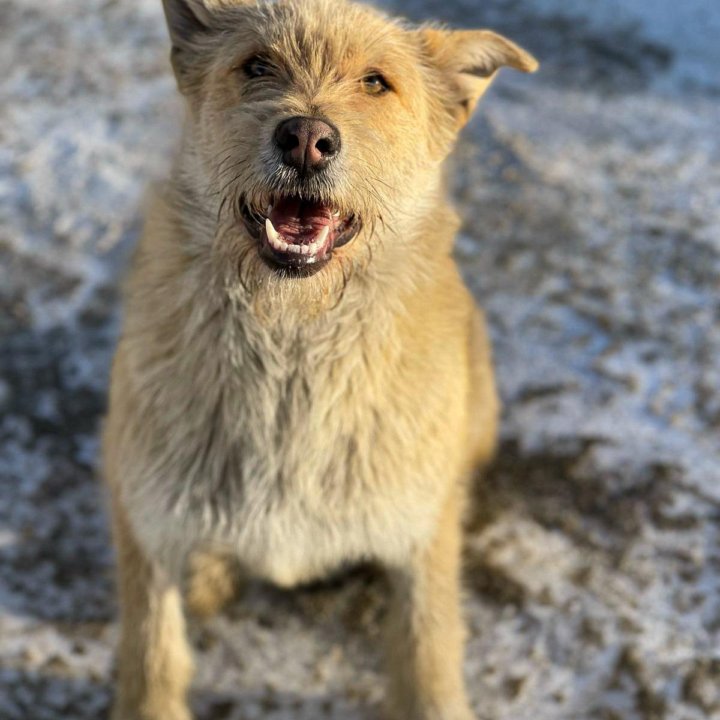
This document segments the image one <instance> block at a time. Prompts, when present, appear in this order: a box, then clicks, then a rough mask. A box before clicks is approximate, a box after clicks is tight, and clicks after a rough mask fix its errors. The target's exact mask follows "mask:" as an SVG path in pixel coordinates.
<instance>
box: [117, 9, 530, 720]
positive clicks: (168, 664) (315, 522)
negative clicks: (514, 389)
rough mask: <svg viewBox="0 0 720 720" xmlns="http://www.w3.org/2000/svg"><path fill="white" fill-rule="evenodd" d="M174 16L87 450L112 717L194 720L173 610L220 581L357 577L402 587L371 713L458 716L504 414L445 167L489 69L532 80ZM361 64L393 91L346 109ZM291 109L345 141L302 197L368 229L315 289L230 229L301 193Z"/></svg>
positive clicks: (297, 12)
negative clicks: (294, 168) (116, 633)
mask: <svg viewBox="0 0 720 720" xmlns="http://www.w3.org/2000/svg"><path fill="white" fill-rule="evenodd" d="M188 8H189V9H190V11H191V14H190V15H188V14H187V13H186V10H187V9H188ZM166 13H167V15H168V19H169V25H170V30H171V38H172V40H173V46H174V50H173V64H174V67H175V72H176V75H177V77H178V85H179V88H180V90H181V92H183V94H184V95H185V96H186V98H187V107H188V117H187V122H186V129H185V135H184V140H183V145H182V150H181V153H180V154H179V156H178V159H177V162H176V164H175V169H174V172H173V174H172V176H171V178H170V180H169V181H168V182H167V183H166V184H165V185H164V186H163V187H161V188H160V189H159V190H158V191H157V194H156V197H155V199H154V202H153V205H152V209H151V211H150V213H149V216H148V219H147V223H146V228H145V232H144V234H143V237H142V239H141V242H140V245H139V247H138V250H137V253H136V256H135V259H134V263H133V268H132V272H131V275H130V278H129V281H128V286H127V293H126V319H125V322H124V327H123V333H122V338H121V340H120V343H119V347H118V350H117V355H116V358H115V362H114V366H113V372H112V383H111V392H110V411H109V415H108V418H107V422H106V426H105V432H104V443H103V450H104V453H103V454H104V470H105V477H106V480H107V483H108V486H109V488H110V492H111V497H112V508H113V523H114V538H115V543H116V546H117V549H118V562H119V592H120V604H121V620H122V636H121V642H120V650H119V680H118V690H117V697H116V702H115V708H114V715H113V718H114V720H141V719H142V720H186V719H187V718H189V712H188V709H187V705H186V699H185V694H186V690H187V686H188V683H189V681H190V677H191V667H192V662H191V659H190V652H189V650H188V647H187V642H186V640H185V634H184V609H183V607H184V605H188V604H189V606H190V607H191V608H193V609H195V610H196V611H197V612H198V613H201V614H209V613H211V612H214V611H216V610H217V609H219V607H220V606H221V605H222V604H223V602H224V601H225V600H226V599H228V598H229V597H230V596H231V595H232V593H233V591H234V589H235V584H236V582H235V581H236V578H237V575H238V573H243V574H250V575H256V576H260V577H263V578H265V579H267V580H270V581H272V582H275V583H277V584H279V585H283V586H292V585H294V584H296V583H298V582H302V581H306V580H309V579H313V578H317V577H318V576H321V575H323V574H324V573H326V572H328V571H331V570H333V569H335V568H336V567H338V566H339V565H341V564H344V563H348V562H354V561H361V560H372V561H376V562H378V563H380V564H382V565H384V566H385V567H386V568H387V569H388V571H389V573H390V576H391V579H392V581H393V586H394V588H395V593H394V601H393V605H392V608H391V611H390V615H391V619H390V621H389V625H388V628H389V630H388V633H389V635H391V636H392V640H391V642H390V644H389V646H390V651H389V653H388V664H389V676H390V683H389V692H388V713H389V716H390V717H391V718H393V720H470V718H472V717H473V716H472V713H471V711H470V709H469V706H468V703H467V700H466V699H465V692H464V689H463V681H462V623H461V620H460V612H459V599H458V594H459V553H460V516H461V511H462V505H463V501H464V496H465V490H466V482H467V479H468V478H469V476H470V474H471V472H472V470H473V469H474V468H475V467H476V466H477V465H478V464H481V463H484V462H486V461H487V460H488V459H489V458H490V456H491V454H492V451H493V448H494V444H495V434H496V421H497V412H498V403H497V399H496V395H495V389H494V385H493V376H492V368H491V362H490V352H489V346H488V341H487V337H486V331H485V327H484V323H483V320H482V318H481V316H480V314H479V312H478V311H477V310H476V308H475V306H474V303H473V301H472V299H471V297H470V295H469V293H468V291H467V290H466V289H465V287H464V285H463V283H462V282H461V279H460V277H459V274H458V271H457V269H456V267H455V264H454V262H453V260H452V258H451V249H452V243H453V237H454V233H455V231H456V228H457V224H458V223H457V219H456V217H455V215H454V213H453V211H452V210H451V208H450V207H449V206H448V203H447V200H446V198H445V191H444V187H443V182H442V172H443V161H444V160H445V157H446V156H447V154H448V152H449V151H450V149H451V146H452V143H453V140H454V138H455V136H456V133H457V131H458V130H459V129H460V127H461V126H462V124H463V123H464V122H465V120H466V119H467V117H468V115H469V112H470V111H471V110H472V108H473V107H474V105H475V103H476V102H477V100H478V99H479V97H480V96H481V95H482V93H483V92H484V91H485V89H486V88H487V85H488V84H489V82H490V80H491V77H492V75H493V73H494V71H495V70H496V69H497V68H498V67H499V66H501V65H512V66H514V67H517V68H518V69H524V70H532V69H534V61H533V60H532V58H531V57H530V56H529V55H527V54H526V53H524V52H523V51H522V50H520V49H519V48H517V46H514V45H512V44H511V43H509V41H506V40H504V39H503V38H500V37H499V36H496V35H494V34H492V33H487V32H480V31H478V32H477V33H467V32H466V33H456V34H451V33H450V32H449V31H445V30H442V29H438V28H421V29H415V28H410V27H406V26H404V25H402V24H400V23H398V22H396V21H392V20H389V19H388V18H386V17H385V16H383V15H382V14H380V13H378V12H376V11H374V10H371V9H369V8H366V7H363V6H359V5H354V4H346V3H344V2H330V1H329V0H307V1H306V2H300V0H295V1H293V0H290V1H289V2H279V3H276V4H272V5H270V4H262V3H261V4H257V5H256V4H254V3H242V2H225V3H221V2H215V3H210V2H209V1H208V2H206V4H205V5H201V4H199V3H198V2H197V0H192V1H190V2H189V4H186V2H183V1H182V0H167V2H166ZM258 38H260V39H261V41H262V45H263V47H264V48H272V51H273V52H275V53H277V55H278V56H279V57H282V58H283V60H284V63H285V64H284V66H283V67H284V70H283V72H284V73H285V74H284V79H283V80H282V81H280V80H278V81H277V82H275V84H274V85H273V83H269V84H266V85H265V86H264V87H263V88H260V87H258V86H251V85H250V84H249V83H248V82H247V81H246V80H243V79H242V78H241V77H238V63H240V62H241V60H242V58H243V57H246V56H247V54H248V53H251V52H254V51H255V46H256V45H257V43H258ZM368 67H381V68H382V69H383V71H384V72H387V73H388V75H389V77H390V78H391V81H392V82H393V87H394V92H393V93H392V97H382V98H378V97H368V96H367V95H365V94H363V93H362V92H361V91H358V79H359V78H361V77H362V73H363V72H365V71H366V69H367V68H368ZM293 114H318V115H321V116H325V117H328V118H331V119H332V122H333V123H334V124H335V125H337V127H338V128H339V129H340V131H341V133H342V138H343V153H342V155H341V157H340V158H339V159H338V162H337V164H336V165H335V166H334V168H333V170H332V172H331V173H329V174H328V176H327V177H325V178H323V179H322V180H318V181H316V182H315V184H314V185H313V187H312V188H310V189H307V188H306V190H307V191H308V192H312V193H314V194H316V195H319V196H322V197H324V198H327V199H328V200H332V202H333V203H334V204H335V205H336V206H338V207H340V208H342V209H348V210H352V211H353V212H355V213H357V214H358V216H359V217H360V218H361V220H362V223H363V230H362V231H361V233H360V234H359V235H358V237H356V238H355V239H354V240H353V241H352V242H351V243H350V244H348V245H347V246H344V247H342V248H339V249H337V250H336V251H335V254H334V256H333V258H332V259H331V261H330V262H329V263H328V264H327V265H325V266H324V267H322V268H321V269H320V270H319V271H318V272H316V273H314V274H313V275H311V276H309V277H296V276H293V275H292V274H290V273H287V272H282V271H278V270H276V269H272V268H270V267H268V266H267V265H265V263H264V262H263V261H262V260H261V259H260V258H259V257H258V254H257V241H255V240H253V239H252V238H250V237H249V235H248V233H247V232H246V231H245V230H244V228H243V226H242V223H241V222H240V221H239V217H238V208H239V203H240V202H241V199H242V198H248V197H250V198H253V197H255V196H258V202H261V201H262V200H263V197H262V196H263V194H264V193H266V192H267V191H268V188H269V187H271V188H272V190H273V191H274V192H279V191H282V190H288V189H290V190H292V189H293V183H294V180H293V178H292V177H288V176H287V173H286V172H285V171H284V170H283V168H281V167H278V166H277V163H276V162H275V160H274V158H273V154H272V149H271V136H272V130H273V128H274V127H275V125H276V124H277V122H278V121H279V119H281V118H283V117H288V116H291V115H293ZM183 596H184V600H183Z"/></svg>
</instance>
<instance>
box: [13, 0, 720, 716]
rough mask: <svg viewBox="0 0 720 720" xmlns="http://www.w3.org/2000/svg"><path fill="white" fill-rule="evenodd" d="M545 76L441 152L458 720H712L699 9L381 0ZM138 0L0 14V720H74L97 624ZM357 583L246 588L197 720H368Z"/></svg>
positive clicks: (718, 269) (716, 18)
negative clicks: (463, 519)
mask: <svg viewBox="0 0 720 720" xmlns="http://www.w3.org/2000/svg"><path fill="white" fill-rule="evenodd" d="M394 5H395V7H397V8H399V9H400V10H401V11H403V12H405V13H406V14H408V15H411V16H412V17H415V18H426V17H435V18H441V19H444V20H446V21H448V22H451V23H454V24H458V25H487V26H493V27H496V28H499V29H501V30H503V31H504V32H506V33H508V34H510V35H511V36H513V37H515V38H516V39H518V40H520V41H522V42H524V43H525V44H526V45H527V46H528V47H529V48H530V49H532V50H533V51H534V52H535V53H536V54H537V55H538V56H539V57H540V58H541V59H542V60H543V62H544V66H543V70H542V72H541V73H540V74H539V75H537V76H535V77H533V78H524V77H523V78H520V77H514V76H512V75H511V74H509V73H508V74H505V75H503V77H502V78H501V80H500V81H499V82H498V84H497V86H496V87H495V89H494V90H493V91H492V93H491V94H490V96H489V97H488V98H487V101H486V103H485V106H484V108H483V109H482V111H481V113H480V115H479V117H478V119H477V120H476V121H475V122H474V124H473V125H472V127H471V128H469V130H468V131H467V133H466V134H465V136H464V139H463V141H462V147H461V152H460V153H458V161H457V173H456V177H457V182H456V186H455V193H456V197H457V199H458V206H459V208H460V210H461V212H462V215H463V217H464V219H465V227H464V232H463V234H462V236H461V238H460V240H459V243H458V258H459V260H460V262H461V263H462V266H463V268H464V269H465V272H466V275H467V278H468V281H469V282H470V283H471V285H472V286H473V288H475V290H476V291H477V295H478V298H479V299H480V300H481V301H482V302H483V304H484V305H485V307H486V308H487V309H488V311H489V314H490V317H491V320H492V327H493V333H494V337H495V342H496V360H497V366H498V373H499V377H500V381H501V386H502V392H503V396H504V398H505V402H506V415H505V423H504V430H503V438H504V440H503V445H502V452H501V454H500V457H499V460H498V462H497V465H496V466H495V468H494V469H493V471H492V473H491V474H490V476H489V478H487V480H486V481H485V482H484V483H483V484H482V485H481V486H479V489H478V493H477V504H476V509H475V511H474V514H473V517H472V520H471V523H470V529H469V530H470V531H469V534H468V542H467V573H466V583H467V590H468V591H467V616H468V623H469V627H470V638H469V646H468V659H467V677H468V683H469V686H470V688H471V691H472V696H473V701H474V703H475V705H476V707H477V709H478V712H479V714H480V716H481V717H482V718H486V719H488V720H489V719H490V718H492V719H493V720H531V719H532V720H699V719H700V718H720V526H719V524H718V523H719V521H720V482H718V480H719V476H720V442H719V437H720V434H719V431H720V299H719V298H720V293H719V292H718V291H719V290H720V280H719V278H720V274H719V273H720V132H718V130H719V128H720V75H719V74H718V67H720V42H718V39H717V38H718V37H719V36H720V4H718V3H717V2H714V0H684V2H677V0H653V1H652V2H650V1H649V0H622V1H621V0H602V2H599V1H598V0H582V1H580V0H578V1H577V2H573V3H568V2H565V1H564V0H532V1H531V0H504V1H503V0H487V2H478V0H424V1H421V0H416V1H414V2H411V1H410V0H406V1H405V2H403V1H402V0H396V2H395V3H394ZM159 6H160V2H159V0H123V1H122V2H116V1H114V0H0V17H2V22H1V23H0V67H2V68H4V72H3V78H2V81H0V140H1V142H0V220H1V224H0V479H1V482H2V485H1V487H0V719H1V720H60V719H61V718H62V719H63V720H65V719H72V720H90V719H91V718H92V719H95V718H102V717H104V716H105V709H106V707H107V703H108V699H109V695H110V682H109V681H110V675H111V667H112V659H111V647H112V643H113V641H114V637H115V624H114V619H113V618H114V606H113V598H112V592H111V581H110V577H111V574H110V570H111V565H112V555H111V552H110V550H109V546H108V540H107V532H106V529H105V520H104V517H103V513H102V506H103V500H102V496H101V492H100V490H99V488H98V485H97V484H96V481H95V479H94V473H93V463H94V461H95V457H96V448H97V442H96V432H97V427H98V421H99V417H100V415H101V413H102V409H103V405H104V387H105V383H106V377H107V367H108V361H109V358H110V355H111V349H112V343H113V337H114V333H115V332H116V328H117V286H118V276H119V274H120V272H121V270H122V268H123V266H124V264H125V262H126V260H127V256H128V251H129V248H130V247H131V245H132V240H133V237H134V236H135V234H136V232H137V229H138V225H139V222H140V218H141V214H142V210H141V207H140V197H141V192H142V189H143V187H144V186H145V185H146V183H147V182H148V181H149V180H150V179H151V178H153V177H156V176H158V175H159V174H161V173H162V171H163V168H164V167H165V165H166V162H167V158H168V156H169V153H170V151H171V148H172V144H173V141H174V138H175V136H176V132H177V123H178V117H179V112H178V110H179V106H178V103H177V101H176V99H175V97H174V94H173V83H172V80H171V78H170V77H169V74H168V71H167V65H166V61H165V58H166V47H165V31H164V28H163V26H162V23H161V17H160V11H159ZM384 590H385V588H384V585H383V582H382V579H381V578H378V577H376V576H375V575H374V574H373V573H372V572H371V571H369V570H362V571H359V572H357V573H355V574H353V575H351V576H350V577H346V578H344V579H340V580H338V581H337V582H335V583H331V584H327V585H322V586H318V587H313V588H308V589H306V590H302V591H300V592H295V593H283V592H280V591H276V590H272V589H269V588H265V587H253V588H251V589H250V591H249V593H248V596H247V598H246V599H245V601H244V602H242V603H239V604H238V605H237V606H235V607H234V608H233V610H232V612H231V613H230V615H229V616H228V617H226V618H223V619H220V620H218V621H216V622H213V623H211V624H210V625H208V626H206V627H205V628H198V629H196V631H195V634H196V641H197V645H198V653H199V655H200V656H201V662H200V666H201V668H202V672H201V674H200V676H199V678H198V683H197V692H196V696H195V703H196V706H197V708H198V714H199V718H200V719H201V720H222V719H227V720H241V719H242V720H246V719H247V720H249V719H250V718H260V717H262V718H267V719H268V720H283V719H284V720H290V719H293V720H295V719H297V720H303V719H307V720H319V718H328V719H331V720H361V719H364V720H370V719H371V718H373V717H374V711H375V707H376V706H375V703H376V702H377V699H378V697H379V694H380V680H379V678H380V676H379V674H378V657H377V650H376V646H377V645H378V642H377V641H378V637H379V632H380V630H379V625H378V620H379V618H380V617H381V615H382V613H383V608H384Z"/></svg>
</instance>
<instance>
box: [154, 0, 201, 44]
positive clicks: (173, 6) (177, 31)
mask: <svg viewBox="0 0 720 720" xmlns="http://www.w3.org/2000/svg"><path fill="white" fill-rule="evenodd" d="M163 10H164V11H165V20H166V21H167V26H168V30H169V31H170V40H171V42H172V45H173V47H174V48H176V47H177V48H187V47H189V46H191V45H192V44H193V41H194V40H196V39H197V37H199V36H201V35H204V34H207V33H208V32H209V26H210V21H211V16H210V13H209V12H208V10H207V8H206V7H205V3H204V2H203V0H163Z"/></svg>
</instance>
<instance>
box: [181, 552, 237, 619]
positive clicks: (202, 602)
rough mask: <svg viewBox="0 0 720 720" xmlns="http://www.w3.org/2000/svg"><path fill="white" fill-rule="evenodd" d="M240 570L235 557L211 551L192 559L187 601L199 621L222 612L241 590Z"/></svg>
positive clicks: (201, 553) (194, 555)
mask: <svg viewBox="0 0 720 720" xmlns="http://www.w3.org/2000/svg"><path fill="white" fill-rule="evenodd" d="M240 577H241V573H240V567H239V565H238V563H237V561H236V560H235V559H234V558H230V557H227V556H225V555H219V554H216V553H212V552H195V553H193V554H192V555H191V556H190V561H189V570H188V582H187V589H186V596H185V601H186V603H187V607H188V609H189V610H190V612H191V613H192V614H193V615H195V616H197V617H200V618H207V617H211V616H212V615H216V614H217V613H218V612H220V611H221V610H222V609H223V607H224V606H225V605H226V604H227V603H228V602H229V601H230V600H232V599H233V598H234V597H235V596H236V595H237V592H238V589H239V587H240Z"/></svg>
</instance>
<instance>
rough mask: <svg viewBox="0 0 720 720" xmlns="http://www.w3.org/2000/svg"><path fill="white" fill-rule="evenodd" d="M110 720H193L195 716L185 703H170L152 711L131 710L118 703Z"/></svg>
mask: <svg viewBox="0 0 720 720" xmlns="http://www.w3.org/2000/svg"><path fill="white" fill-rule="evenodd" d="M110 720H193V716H192V713H191V712H190V710H188V708H187V706H186V705H185V704H184V703H177V704H175V703H172V704H170V703H168V704H167V705H165V706H163V707H158V708H157V709H152V710H148V709H135V710H129V709H128V708H127V707H124V706H123V705H122V704H121V703H116V704H115V707H114V708H113V711H112V714H111V715H110Z"/></svg>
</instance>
